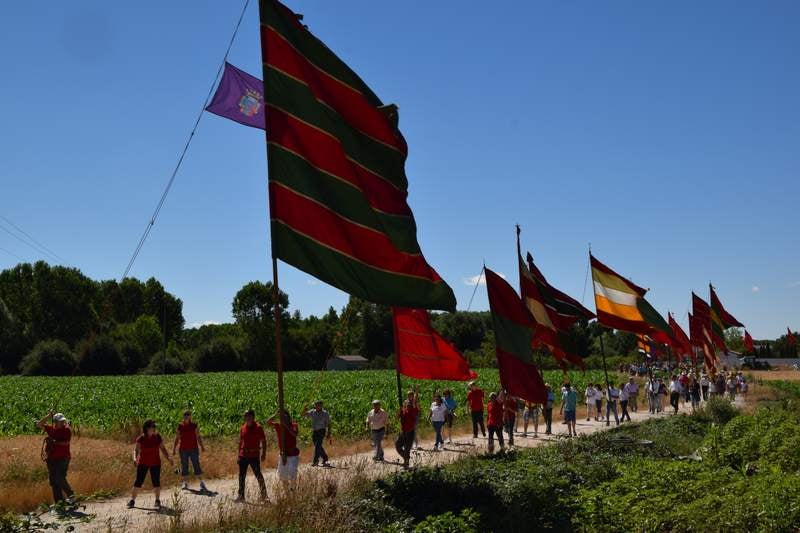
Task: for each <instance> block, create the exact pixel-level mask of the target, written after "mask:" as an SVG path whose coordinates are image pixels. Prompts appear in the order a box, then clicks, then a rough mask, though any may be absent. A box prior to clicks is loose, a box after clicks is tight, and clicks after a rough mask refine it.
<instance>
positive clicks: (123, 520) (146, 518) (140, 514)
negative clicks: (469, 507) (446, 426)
mask: <svg viewBox="0 0 800 533" xmlns="http://www.w3.org/2000/svg"><path fill="white" fill-rule="evenodd" d="M641 403H642V402H641V401H640V404H641ZM641 407H642V406H641V405H640V409H639V412H638V413H632V414H631V416H632V418H633V421H642V420H646V419H647V418H651V417H654V416H667V415H665V414H664V413H662V414H657V415H650V414H649V413H648V412H647V410H646V408H645V410H644V411H643V410H642V408H641ZM645 407H646V406H645ZM667 407H669V406H667ZM690 410H691V408H690V406H689V404H686V405H683V404H682V405H681V411H682V412H690ZM581 415H582V416H581ZM554 416H555V418H556V420H557V421H554V424H553V432H554V435H552V436H545V435H543V428H544V425H543V424H540V426H539V428H540V430H542V432H540V434H539V437H538V438H534V437H533V436H532V435H531V434H529V435H528V437H527V438H526V437H523V436H522V435H521V434H518V435H517V436H515V442H514V444H515V446H516V447H517V448H520V447H525V448H528V447H533V446H539V445H541V444H544V443H547V442H551V441H553V440H556V439H559V438H564V437H565V436H566V434H567V426H566V425H564V424H563V423H562V422H561V418H560V417H559V416H558V414H557V413H555V415H554ZM578 417H579V420H578V423H577V429H578V434H583V435H587V434H590V433H594V432H596V431H602V430H604V429H609V428H613V427H615V426H614V423H613V422H612V424H611V426H606V424H605V422H595V421H594V420H593V419H592V420H590V421H586V419H585V417H586V410H585V406H579V408H578ZM519 427H520V429H521V428H522V421H521V420H520V423H519ZM529 429H531V428H529ZM454 437H455V436H454ZM393 443H394V439H393V438H392V437H391V436H390V437H389V438H387V439H386V440H385V441H384V450H385V452H386V454H385V456H386V462H384V463H376V462H373V461H372V460H371V452H368V453H359V454H354V455H349V456H344V457H333V458H331V463H332V465H333V466H334V468H321V467H316V468H315V467H312V466H311V465H309V464H304V465H301V466H300V469H299V475H298V484H299V488H300V490H302V486H303V484H304V483H313V482H315V481H320V479H323V480H325V481H326V482H327V481H335V482H337V483H341V482H343V481H344V480H346V478H347V477H348V476H352V475H353V474H354V473H357V474H361V475H366V476H368V477H369V478H372V479H375V478H379V477H382V476H386V475H388V474H391V473H393V472H397V471H399V470H401V469H402V467H401V465H400V464H399V463H395V462H394V461H399V457H398V455H397V453H396V451H395V450H394V446H393ZM420 444H421V445H422V450H415V451H414V454H413V456H412V466H431V465H437V464H444V463H450V462H453V461H455V460H457V459H459V458H462V457H464V456H465V455H468V454H478V453H484V452H486V447H487V440H486V439H485V438H482V437H479V438H478V439H472V435H471V434H461V435H458V436H457V437H455V438H454V439H453V442H452V444H446V445H445V450H444V451H441V452H434V451H432V448H433V441H426V442H421V443H420ZM264 478H265V480H266V482H267V487H268V489H269V495H270V497H271V498H272V497H274V495H275V490H276V489H277V488H278V481H277V475H276V472H275V470H274V469H270V470H265V471H264ZM147 483H149V481H148V482H146V483H145V486H147ZM207 485H208V488H209V490H211V491H213V492H212V493H211V494H201V493H199V492H198V491H186V490H180V489H179V488H178V487H164V488H163V489H162V494H161V501H162V504H163V506H164V507H163V508H162V510H161V511H160V512H157V511H156V510H155V509H154V508H153V507H152V505H153V501H154V497H153V495H152V494H151V493H149V491H148V492H143V493H141V494H140V495H139V497H138V498H137V501H136V507H135V508H134V509H128V508H127V502H128V499H129V495H128V494H125V495H123V496H120V497H117V498H113V499H109V500H103V501H96V502H89V503H87V504H86V507H85V509H81V511H82V512H84V513H87V514H89V515H94V519H93V520H92V521H91V522H90V523H88V524H76V529H75V531H78V532H99V531H114V532H120V531H146V530H150V531H158V530H163V529H166V528H167V527H168V526H169V524H170V520H174V517H175V516H176V515H177V514H178V513H180V515H181V522H182V523H195V524H197V523H204V522H206V523H209V524H211V523H213V522H214V519H215V517H217V516H219V514H220V512H222V511H231V510H232V509H235V508H236V507H237V506H242V505H255V504H256V503H255V502H258V487H257V484H256V482H255V479H254V478H253V477H252V474H249V475H248V478H247V494H246V496H247V501H248V502H251V503H247V504H242V503H236V502H235V501H234V499H235V498H236V493H237V487H238V480H237V478H235V477H229V478H223V479H216V480H212V481H209V482H208V484H207ZM190 487H191V488H197V484H196V483H193V484H191V485H190ZM47 519H48V520H53V521H54V520H56V519H55V517H48V518H47ZM70 523H73V522H70Z"/></svg>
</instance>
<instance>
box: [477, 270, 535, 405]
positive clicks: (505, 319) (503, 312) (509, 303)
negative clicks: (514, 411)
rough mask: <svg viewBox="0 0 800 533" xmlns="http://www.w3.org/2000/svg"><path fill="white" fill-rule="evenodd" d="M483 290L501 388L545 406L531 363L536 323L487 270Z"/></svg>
mask: <svg viewBox="0 0 800 533" xmlns="http://www.w3.org/2000/svg"><path fill="white" fill-rule="evenodd" d="M486 289H487V291H488V293H489V308H490V310H491V313H492V324H493V326H494V338H495V352H496V354H497V366H498V368H499V371H500V383H501V385H502V386H503V388H504V389H506V390H507V391H508V392H509V393H511V394H512V395H513V396H519V397H520V398H522V399H524V400H527V401H529V402H535V403H545V401H546V399H547V398H546V392H545V388H544V382H543V381H542V376H541V374H540V373H539V369H538V368H537V367H536V365H535V364H534V362H533V347H532V341H533V332H534V329H535V327H536V324H535V322H534V320H533V318H532V317H531V314H530V313H529V312H528V309H527V308H526V307H525V305H523V303H522V300H521V299H520V297H519V296H517V293H516V292H515V291H514V289H513V288H512V287H511V285H509V284H508V282H507V281H506V280H504V279H503V278H501V277H500V276H498V275H497V274H495V273H494V272H492V271H491V270H489V269H488V268H487V269H486Z"/></svg>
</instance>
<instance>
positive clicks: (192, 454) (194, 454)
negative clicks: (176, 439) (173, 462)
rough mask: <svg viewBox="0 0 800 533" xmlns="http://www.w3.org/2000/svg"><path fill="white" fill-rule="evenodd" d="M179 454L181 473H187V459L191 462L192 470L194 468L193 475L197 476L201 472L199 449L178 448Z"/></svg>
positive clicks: (185, 474) (184, 474)
mask: <svg viewBox="0 0 800 533" xmlns="http://www.w3.org/2000/svg"><path fill="white" fill-rule="evenodd" d="M180 454H181V475H182V476H188V475H189V461H191V462H192V470H194V475H195V476H199V475H200V474H202V473H203V469H202V468H200V451H199V450H180Z"/></svg>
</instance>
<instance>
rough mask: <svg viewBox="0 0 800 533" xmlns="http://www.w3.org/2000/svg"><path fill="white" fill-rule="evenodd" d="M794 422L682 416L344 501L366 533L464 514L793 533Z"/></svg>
mask: <svg viewBox="0 0 800 533" xmlns="http://www.w3.org/2000/svg"><path fill="white" fill-rule="evenodd" d="M798 449H800V414H799V413H798V411H796V410H793V409H779V410H775V409H766V408H762V409H760V410H759V411H758V412H756V413H755V414H754V415H746V414H738V413H737V412H735V411H734V410H733V408H732V406H730V404H728V403H727V402H726V401H724V400H716V401H714V402H710V403H709V404H708V405H707V406H706V407H705V408H704V409H703V410H701V411H700V412H698V413H697V414H696V415H694V416H687V415H679V416H672V417H667V418H660V419H651V420H649V421H647V422H644V423H641V424H635V425H629V426H622V427H621V428H620V429H619V430H616V431H611V432H603V433H596V434H593V435H591V436H588V437H581V438H578V439H572V440H563V441H560V442H558V443H557V444H555V445H553V446H543V447H539V448H535V449H528V450H523V451H516V452H510V453H507V454H504V455H496V456H476V457H469V458H466V459H463V460H461V461H458V462H456V463H453V464H451V465H447V466H445V467H441V468H422V469H419V470H416V471H412V472H406V473H401V474H396V475H393V476H390V477H388V478H386V479H383V480H378V481H376V482H374V484H373V485H372V486H370V487H367V488H366V489H364V490H363V491H361V492H358V493H356V494H353V495H351V496H350V497H352V498H354V499H355V500H357V501H359V502H361V503H360V505H359V506H358V509H359V514H358V520H354V523H358V524H359V528H360V529H363V530H369V529H374V530H390V531H413V530H414V528H415V527H420V526H422V525H423V524H428V523H431V522H432V521H433V520H439V519H442V517H446V520H447V521H449V522H452V520H454V518H455V517H458V516H459V514H460V513H462V512H463V511H464V510H465V509H469V511H468V516H469V517H470V519H471V520H473V521H476V522H477V523H474V525H469V526H466V528H467V529H469V528H470V527H474V529H476V530H478V531H504V532H505V531H511V532H513V531H539V530H550V531H609V532H611V531H654V532H656V531H674V532H678V531H687V532H688V531H720V532H722V531H764V532H766V531H770V532H773V531H787V532H788V531H796V530H797V529H798V528H799V527H800V505H798V503H797V502H800V454H798V453H797V450H798Z"/></svg>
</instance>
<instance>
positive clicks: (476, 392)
mask: <svg viewBox="0 0 800 533" xmlns="http://www.w3.org/2000/svg"><path fill="white" fill-rule="evenodd" d="M467 405H469V410H470V413H471V415H472V438H473V439H477V438H478V426H480V427H481V436H483V437H485V436H486V427H485V426H484V425H483V391H482V390H481V389H479V388H478V386H477V385H475V382H474V381H470V383H469V392H467Z"/></svg>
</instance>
